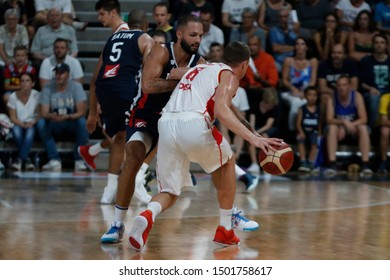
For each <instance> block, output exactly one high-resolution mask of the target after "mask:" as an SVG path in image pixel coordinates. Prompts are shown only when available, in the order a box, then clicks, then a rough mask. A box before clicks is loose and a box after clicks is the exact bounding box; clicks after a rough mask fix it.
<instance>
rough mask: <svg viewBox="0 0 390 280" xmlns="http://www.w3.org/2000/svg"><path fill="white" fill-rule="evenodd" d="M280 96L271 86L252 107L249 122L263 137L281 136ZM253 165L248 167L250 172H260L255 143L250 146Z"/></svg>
mask: <svg viewBox="0 0 390 280" xmlns="http://www.w3.org/2000/svg"><path fill="white" fill-rule="evenodd" d="M278 105H279V97H278V93H277V91H276V89H275V88H272V87H269V88H266V89H264V91H263V94H262V97H261V100H259V101H257V103H256V104H255V107H254V109H251V111H250V115H249V122H250V124H251V126H252V127H253V128H255V129H256V131H257V133H259V134H261V135H262V136H263V137H277V136H279V129H278V126H277V119H278V115H279V113H280V112H278V110H279V107H278ZM248 150H249V156H250V159H251V165H250V166H249V168H248V171H249V172H252V173H255V174H259V173H260V166H259V162H258V160H257V159H258V157H257V149H256V147H254V146H253V145H249V146H248Z"/></svg>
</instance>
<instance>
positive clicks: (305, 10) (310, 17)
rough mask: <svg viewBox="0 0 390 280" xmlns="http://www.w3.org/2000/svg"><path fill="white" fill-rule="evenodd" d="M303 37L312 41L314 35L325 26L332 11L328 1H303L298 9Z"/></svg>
mask: <svg viewBox="0 0 390 280" xmlns="http://www.w3.org/2000/svg"><path fill="white" fill-rule="evenodd" d="M296 11H297V16H298V20H299V23H300V28H301V35H302V36H303V37H304V38H306V40H312V39H313V37H314V33H315V32H316V31H317V30H321V29H323V28H324V26H325V17H326V15H327V14H328V13H329V12H330V11H331V7H330V4H329V1H328V0H303V1H301V2H300V3H299V4H298V5H297V7H296Z"/></svg>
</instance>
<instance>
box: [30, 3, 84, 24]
mask: <svg viewBox="0 0 390 280" xmlns="http://www.w3.org/2000/svg"><path fill="white" fill-rule="evenodd" d="M53 8H55V9H58V10H60V11H61V12H62V14H63V17H62V22H63V23H65V24H68V25H70V26H73V27H74V28H75V29H77V30H84V29H85V28H86V27H87V25H88V23H87V22H80V21H76V20H75V15H74V9H73V4H72V1H71V0H54V1H53V0H35V11H36V13H35V17H34V25H35V26H36V28H38V27H40V26H42V25H46V24H48V17H47V15H48V13H49V11H50V10H51V9H53Z"/></svg>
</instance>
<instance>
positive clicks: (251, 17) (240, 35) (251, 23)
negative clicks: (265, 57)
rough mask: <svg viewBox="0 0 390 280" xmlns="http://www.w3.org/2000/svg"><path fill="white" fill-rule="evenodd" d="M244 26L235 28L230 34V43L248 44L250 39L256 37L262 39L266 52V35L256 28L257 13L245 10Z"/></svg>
mask: <svg viewBox="0 0 390 280" xmlns="http://www.w3.org/2000/svg"><path fill="white" fill-rule="evenodd" d="M241 18H242V24H241V26H240V27H233V28H232V30H231V32H230V40H229V41H230V42H235V41H240V42H243V43H245V44H248V38H249V37H250V36H252V35H256V36H257V37H259V38H260V41H261V43H262V49H263V50H265V46H266V34H265V31H264V30H263V29H261V28H260V27H258V26H256V11H255V10H253V9H251V8H245V9H244V10H243V11H242V14H241Z"/></svg>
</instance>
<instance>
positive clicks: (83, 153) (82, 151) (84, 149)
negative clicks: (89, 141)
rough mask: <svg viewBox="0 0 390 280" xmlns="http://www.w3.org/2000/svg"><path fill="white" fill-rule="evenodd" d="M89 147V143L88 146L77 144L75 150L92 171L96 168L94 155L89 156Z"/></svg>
mask: <svg viewBox="0 0 390 280" xmlns="http://www.w3.org/2000/svg"><path fill="white" fill-rule="evenodd" d="M90 147H91V145H88V146H79V147H78V148H77V150H78V151H79V155H80V157H81V158H82V159H83V161H84V162H85V164H86V165H87V166H88V168H89V169H90V170H91V171H94V170H96V164H95V158H96V156H97V155H96V156H91V155H90V154H89V152H88V151H89V148H90Z"/></svg>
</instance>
